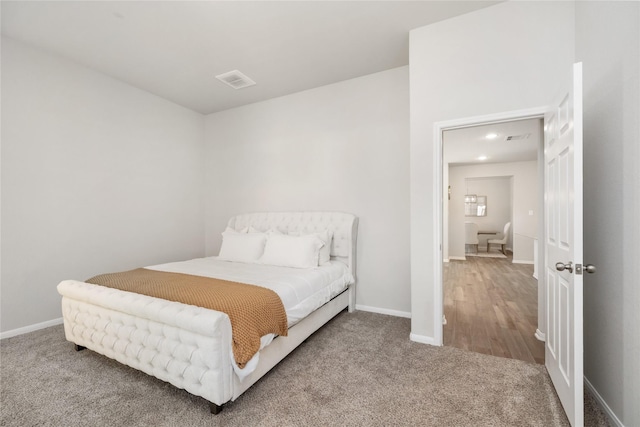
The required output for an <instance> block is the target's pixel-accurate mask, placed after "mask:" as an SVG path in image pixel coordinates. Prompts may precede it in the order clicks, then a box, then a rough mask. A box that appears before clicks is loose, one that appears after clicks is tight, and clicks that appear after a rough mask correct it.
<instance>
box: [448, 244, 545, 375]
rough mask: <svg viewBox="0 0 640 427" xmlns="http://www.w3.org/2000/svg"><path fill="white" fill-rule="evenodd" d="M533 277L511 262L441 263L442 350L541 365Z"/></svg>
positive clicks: (471, 260) (528, 269) (527, 269)
mask: <svg viewBox="0 0 640 427" xmlns="http://www.w3.org/2000/svg"><path fill="white" fill-rule="evenodd" d="M509 255H511V254H509ZM532 274H533V266H532V265H525V264H512V263H511V256H509V258H506V259H505V258H481V257H467V260H466V261H457V260H452V261H450V262H448V263H444V314H445V317H446V319H447V324H446V325H445V326H444V336H443V339H444V345H448V346H452V347H457V348H462V349H466V350H470V351H474V352H478V353H485V354H491V355H494V356H499V357H507V358H511V359H519V360H524V361H526V362H531V363H540V364H544V343H543V342H542V341H539V340H537V339H536V337H535V336H534V333H535V331H536V328H537V325H538V308H537V307H538V304H537V302H538V282H537V280H536V279H535V278H533V276H532Z"/></svg>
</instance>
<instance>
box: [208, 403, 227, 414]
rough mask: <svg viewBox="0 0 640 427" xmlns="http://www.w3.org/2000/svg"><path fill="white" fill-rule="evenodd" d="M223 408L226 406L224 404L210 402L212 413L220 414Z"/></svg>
mask: <svg viewBox="0 0 640 427" xmlns="http://www.w3.org/2000/svg"><path fill="white" fill-rule="evenodd" d="M222 408H224V405H216V404H215V403H213V402H209V409H211V413H212V414H213V415H218V414H219V413H220V412H222Z"/></svg>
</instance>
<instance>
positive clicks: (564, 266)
mask: <svg viewBox="0 0 640 427" xmlns="http://www.w3.org/2000/svg"><path fill="white" fill-rule="evenodd" d="M556 270H558V271H565V270H568V271H569V273H573V263H572V262H571V261H569V262H568V263H566V264H565V263H563V262H557V263H556Z"/></svg>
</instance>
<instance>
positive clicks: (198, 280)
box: [87, 268, 287, 368]
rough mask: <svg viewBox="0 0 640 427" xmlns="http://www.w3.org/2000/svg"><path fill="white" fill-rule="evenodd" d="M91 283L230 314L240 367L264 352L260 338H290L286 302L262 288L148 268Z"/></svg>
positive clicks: (110, 276) (100, 278)
mask: <svg viewBox="0 0 640 427" xmlns="http://www.w3.org/2000/svg"><path fill="white" fill-rule="evenodd" d="M87 283H93V284H95V285H100V286H106V287H109V288H114V289H120V290H122V291H128V292H134V293H137V294H142V295H147V296H150V297H155V298H162V299H165V300H169V301H176V302H181V303H183V304H190V305H195V306H198V307H204V308H209V309H211V310H217V311H221V312H223V313H226V314H227V315H228V316H229V319H230V320H231V330H232V335H233V355H234V358H235V360H236V363H237V364H238V366H239V367H240V368H244V366H245V364H246V363H247V362H248V361H249V360H250V359H251V358H252V357H253V356H254V355H255V354H256V353H257V352H258V351H259V350H260V337H262V336H263V335H266V334H268V333H273V334H276V335H281V336H286V335H287V314H286V312H285V310H284V306H283V305H282V300H281V299H280V297H279V296H278V294H276V293H275V292H274V291H272V290H271V289H267V288H263V287H261V286H254V285H247V284H244V283H236V282H229V281H226V280H220V279H212V278H209V277H201V276H192V275H189V274H181V273H167V272H164V271H155V270H147V269H145V268H138V269H136V270H131V271H125V272H122V273H111V274H101V275H99V276H95V277H92V278H91V279H89V280H87Z"/></svg>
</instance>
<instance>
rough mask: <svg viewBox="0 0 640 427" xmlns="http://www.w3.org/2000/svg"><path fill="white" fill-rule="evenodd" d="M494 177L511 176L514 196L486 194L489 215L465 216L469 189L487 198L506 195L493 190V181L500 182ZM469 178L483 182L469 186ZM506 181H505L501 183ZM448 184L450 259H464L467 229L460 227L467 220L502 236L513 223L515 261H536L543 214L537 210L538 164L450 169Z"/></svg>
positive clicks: (504, 164)
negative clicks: (534, 249) (505, 226)
mask: <svg viewBox="0 0 640 427" xmlns="http://www.w3.org/2000/svg"><path fill="white" fill-rule="evenodd" d="M495 177H509V179H511V177H512V178H513V189H512V190H513V192H512V194H508V195H506V197H503V198H502V200H500V199H496V197H495V196H493V197H491V196H490V195H489V194H487V195H488V196H489V197H488V199H487V216H486V217H478V218H471V217H465V215H464V193H466V191H467V187H468V188H469V191H470V193H471V194H478V195H484V192H487V193H493V194H495V195H497V194H500V193H499V192H504V189H501V188H495V191H494V190H492V188H494V187H495V184H493V181H495V180H496V179H497V178H495ZM469 178H474V179H480V180H476V181H472V182H470V183H469V184H467V183H466V182H465V180H466V179H469ZM504 180H505V179H504V178H502V181H504ZM449 185H451V189H452V196H451V199H452V200H451V201H450V202H449V231H450V232H449V255H450V256H452V257H457V258H460V257H464V229H463V227H462V226H461V224H463V223H464V221H471V220H472V221H474V222H476V223H478V225H479V227H480V229H489V230H499V231H500V232H501V233H502V229H503V227H504V224H505V223H506V222H508V221H511V230H510V231H509V235H510V236H511V239H510V240H509V242H508V245H507V247H509V248H511V249H512V250H513V260H514V261H515V262H533V240H534V239H535V238H536V236H537V234H538V228H537V227H538V217H539V215H540V214H541V212H539V209H538V186H539V184H538V162H537V161H528V162H513V163H493V164H478V165H469V166H450V167H449ZM473 185H475V186H476V187H473ZM507 187H508V184H507ZM483 191H484V192H483ZM454 194H455V196H454ZM505 209H506V210H507V212H505ZM529 211H533V215H529ZM456 224H457V226H456ZM498 237H499V238H501V237H502V234H499V235H498ZM490 238H495V237H490Z"/></svg>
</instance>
